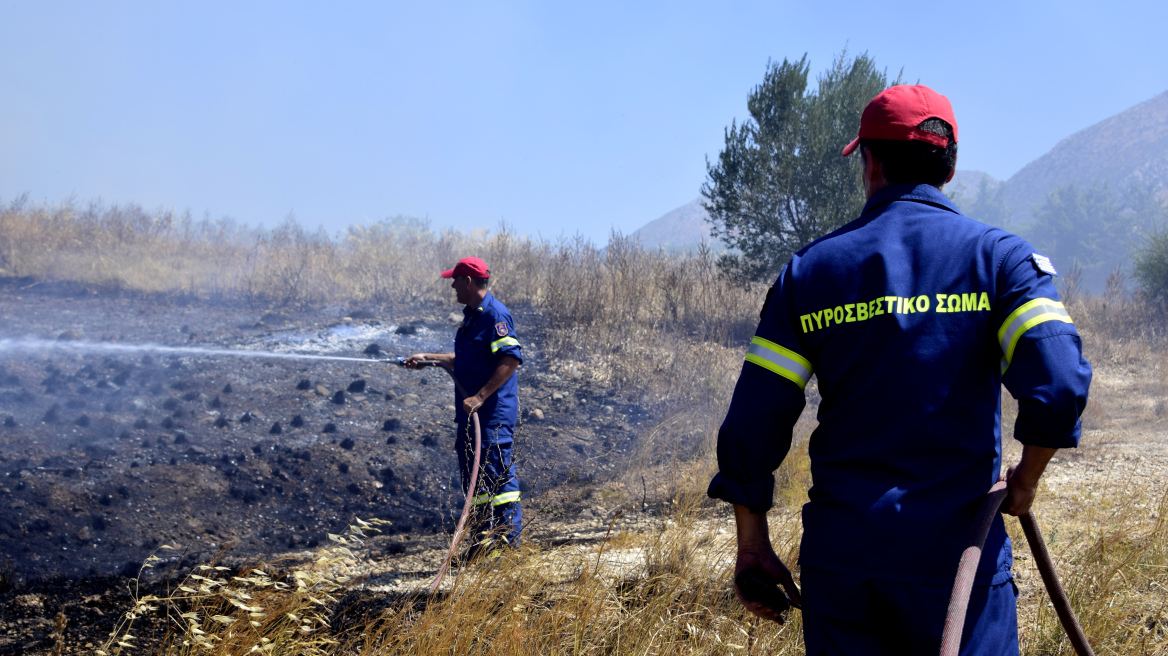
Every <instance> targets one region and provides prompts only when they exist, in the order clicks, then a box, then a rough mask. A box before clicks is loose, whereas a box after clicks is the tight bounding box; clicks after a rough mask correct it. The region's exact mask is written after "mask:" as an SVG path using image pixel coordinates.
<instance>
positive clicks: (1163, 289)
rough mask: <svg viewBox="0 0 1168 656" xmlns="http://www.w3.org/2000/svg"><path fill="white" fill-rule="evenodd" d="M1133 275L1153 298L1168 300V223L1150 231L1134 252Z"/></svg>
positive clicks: (1162, 300) (1132, 257)
mask: <svg viewBox="0 0 1168 656" xmlns="http://www.w3.org/2000/svg"><path fill="white" fill-rule="evenodd" d="M1131 259H1132V275H1133V277H1134V278H1135V279H1136V281H1138V282H1139V283H1140V286H1141V287H1143V288H1144V291H1146V292H1147V293H1148V294H1149V295H1150V296H1151V297H1152V298H1155V299H1158V300H1159V301H1161V302H1168V225H1165V226H1163V227H1161V228H1160V229H1159V230H1153V231H1150V232H1148V234H1147V237H1146V239H1145V240H1144V243H1143V244H1142V245H1140V246H1139V247H1137V248H1136V250H1135V251H1134V252H1133V253H1132V256H1131Z"/></svg>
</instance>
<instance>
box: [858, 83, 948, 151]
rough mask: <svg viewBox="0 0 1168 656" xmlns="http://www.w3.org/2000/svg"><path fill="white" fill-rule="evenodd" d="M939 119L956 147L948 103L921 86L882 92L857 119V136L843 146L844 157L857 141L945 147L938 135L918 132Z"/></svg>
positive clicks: (942, 138)
mask: <svg viewBox="0 0 1168 656" xmlns="http://www.w3.org/2000/svg"><path fill="white" fill-rule="evenodd" d="M930 118H939V119H941V120H942V121H945V122H946V123H948V124H949V125H951V126H952V127H953V143H957V119H956V118H954V116H953V105H951V104H949V99H948V98H946V97H945V96H942V95H941V94H939V93H937V92H936V91H933V90H932V89H930V88H929V87H926V86H924V85H922V84H898V85H896V86H894V87H888V88H887V89H885V90H884V91H881V92H880V93H879V94H877V96H876V97H875V98H873V99H872V101H871V102H869V103H868V106H867V107H865V108H864V113H863V114H862V115H861V116H860V136H858V137H856V138H855V139H853V140H852V143H850V144H848V145H847V146H844V150H843V156H844V157H847V156H848V155H851V154H852V151H853V150H855V149H856V146H859V145H860V139H887V140H889V141H914V140H915V141H925V142H928V143H931V144H933V145H934V146H942V147H943V146H948V145H949V142H948V140H946V139H945V137H942V136H941V135H939V134H933V133H932V132H925V131H924V130H918V129H917V126H918V125H920V124H921V123H923V122H924V121H925V120H926V119H930Z"/></svg>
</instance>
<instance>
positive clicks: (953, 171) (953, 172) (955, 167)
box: [945, 157, 957, 184]
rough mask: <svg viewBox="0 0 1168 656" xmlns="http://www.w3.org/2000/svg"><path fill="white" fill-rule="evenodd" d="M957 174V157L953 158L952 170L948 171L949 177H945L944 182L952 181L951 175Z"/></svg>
mask: <svg viewBox="0 0 1168 656" xmlns="http://www.w3.org/2000/svg"><path fill="white" fill-rule="evenodd" d="M955 175H957V158H956V157H954V158H953V170H952V171H949V177H947V178H945V184H949V183H950V182H953V176H955Z"/></svg>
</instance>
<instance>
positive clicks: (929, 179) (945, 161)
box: [859, 118, 957, 189]
mask: <svg viewBox="0 0 1168 656" xmlns="http://www.w3.org/2000/svg"><path fill="white" fill-rule="evenodd" d="M917 129H918V130H924V131H925V132H931V133H933V134H939V135H941V136H942V137H945V138H946V139H948V140H949V145H948V146H945V147H941V146H934V145H933V144H931V143H929V142H927V141H892V140H887V139H860V148H859V150H860V157H861V158H865V157H867V155H865V154H864V149H865V148H868V149H870V150H871V151H872V156H873V157H875V158H876V159H878V160H880V164H881V165H882V166H883V167H884V179H885V180H887V181H888V183H889V184H902V183H915V184H929V185H933V186H934V187H936V188H938V189H940V188H941V185H943V184H945V180H946V178H948V177H949V174H950V173H951V172H953V167H955V166H957V142H956V141H954V140H953V126H951V125H949V123H948V122H946V121H943V120H941V119H939V118H930V119H926V120H925V121H924V122H923V123H921V124H920V125H918V126H917Z"/></svg>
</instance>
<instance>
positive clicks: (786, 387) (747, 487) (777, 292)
mask: <svg viewBox="0 0 1168 656" xmlns="http://www.w3.org/2000/svg"><path fill="white" fill-rule="evenodd" d="M789 269H790V267H785V268H784V269H783V271H782V272H781V273H780V274H779V278H778V280H777V281H776V282H775V285H774V287H772V288H771V291H770V292H768V296H767V302H766V303H765V304H764V305H763V311H762V317H761V321H760V322H759V324H758V330H757V331H756V332H755V336H754V339H752V340H751V341H750V346H749V348H748V350H747V352H746V361H745V362H744V363H743V365H742V373H741V374H740V375H739V377H738V383H737V385H735V387H734V396H733V398H732V399H731V400H730V409H729V411H728V412H727V413H726V419H725V421H723V422H722V427H721V428H720V429H719V431H718V470H719V471H718V474H717V475H716V476H714V479H713V480H712V481H710V487H709V490H708V491H707V494H709V496H710V497H712V498H715V499H722V500H723V501H728V502H730V503H736V504H740V505H743V506H746V507H748V508H750V510H751V511H752V512H765V511H766V510H767V509H769V508H770V507H771V505H772V497H773V496H774V486H775V477H774V471H775V469H776V468H778V466H779V465H780V464H781V463H782V462H783V458H785V457H786V455H787V451H788V450H789V449H790V448H791V429H792V428H793V427H794V425H795V422H796V421H798V419H799V414H800V413H801V412H802V411H803V406H804V405H805V400H804V392H803V390H804V388H805V387H806V386H807V382H808V381H809V380H810V378H811V374H812V367H811V362H810V361H808V359H807V358H806V357H805V356H804V355H803V354H802V353H801V352H800V351H801V347H800V346H799V342H798V340H797V338H796V332H795V331H794V329H793V328H792V326H791V318H792V317H794V316H795V315H794V313H793V310H792V305H791V294H790V286H791V285H790V273H789Z"/></svg>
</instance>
